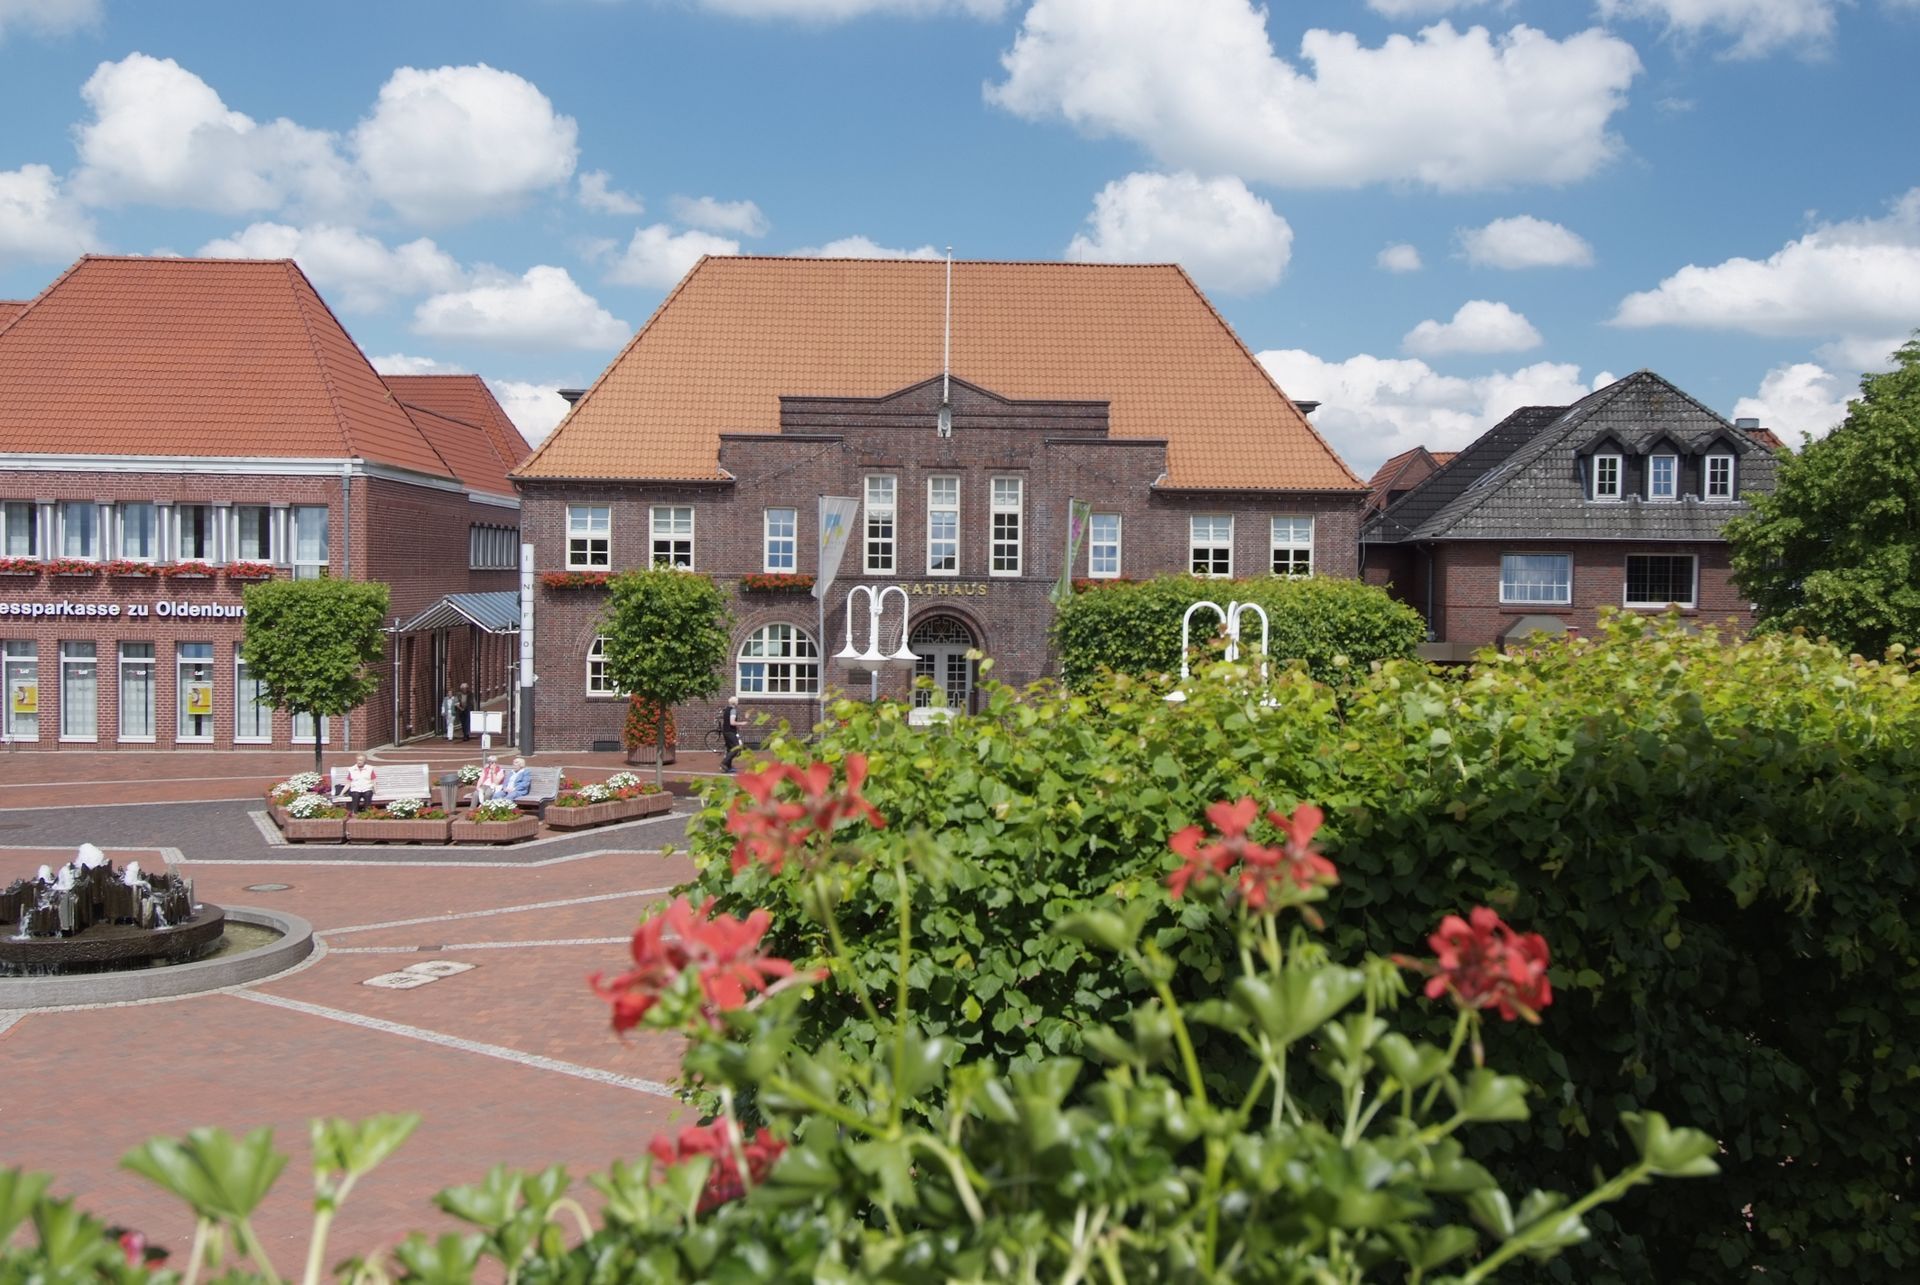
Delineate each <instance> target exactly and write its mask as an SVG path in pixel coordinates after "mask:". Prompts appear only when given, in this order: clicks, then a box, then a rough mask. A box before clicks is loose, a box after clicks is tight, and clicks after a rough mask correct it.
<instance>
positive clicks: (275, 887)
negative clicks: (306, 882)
mask: <svg viewBox="0 0 1920 1285" xmlns="http://www.w3.org/2000/svg"><path fill="white" fill-rule="evenodd" d="M292 887H293V885H292V884H290V883H250V884H248V885H247V889H246V890H247V891H248V892H287V891H289V890H290V889H291V888H292Z"/></svg>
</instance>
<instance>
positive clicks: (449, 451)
mask: <svg viewBox="0 0 1920 1285" xmlns="http://www.w3.org/2000/svg"><path fill="white" fill-rule="evenodd" d="M402 406H403V407H404V409H405V410H406V412H407V417H408V418H409V419H411V420H412V421H413V426H414V427H415V428H417V429H419V430H420V433H421V435H422V436H423V437H425V438H426V439H427V441H428V442H430V443H432V445H433V449H434V450H435V451H436V452H438V453H439V455H440V458H441V459H443V460H445V461H446V462H447V464H448V465H449V466H450V467H451V468H452V469H453V473H454V476H455V477H458V478H459V479H460V481H461V483H462V484H463V485H465V486H466V487H468V488H469V489H471V490H475V491H486V492H489V493H491V494H493V495H504V496H511V495H512V494H513V483H512V482H511V481H509V480H508V479H507V470H508V469H510V468H512V467H513V465H512V464H510V463H508V462H507V461H506V460H503V459H501V458H500V452H499V450H498V449H497V448H495V446H494V444H493V438H492V436H491V435H490V434H489V433H487V432H486V431H485V430H484V429H479V428H475V427H474V426H473V425H471V424H465V423H462V422H461V421H459V420H457V419H450V418H448V417H447V416H445V415H438V414H435V413H434V412H433V411H430V410H428V409H426V408H425V407H423V406H407V405H406V404H405V403H402Z"/></svg>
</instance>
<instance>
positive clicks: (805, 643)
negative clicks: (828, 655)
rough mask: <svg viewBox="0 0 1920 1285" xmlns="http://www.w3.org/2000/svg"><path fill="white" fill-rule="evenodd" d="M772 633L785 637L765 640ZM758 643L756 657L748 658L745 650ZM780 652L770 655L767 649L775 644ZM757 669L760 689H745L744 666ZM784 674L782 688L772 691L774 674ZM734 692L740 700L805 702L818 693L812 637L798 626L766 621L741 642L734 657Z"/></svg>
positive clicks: (817, 666)
mask: <svg viewBox="0 0 1920 1285" xmlns="http://www.w3.org/2000/svg"><path fill="white" fill-rule="evenodd" d="M775 630H782V631H785V632H784V636H783V637H781V638H779V639H777V640H776V639H774V638H771V637H768V635H770V634H772V633H773V631H775ZM756 641H758V642H759V643H760V646H761V651H760V653H759V654H758V655H755V656H751V657H750V656H748V655H747V649H748V648H750V647H752V646H754V645H755V643H756ZM776 641H777V642H778V643H779V645H780V650H778V651H769V650H767V649H766V648H767V647H769V646H771V645H773V644H774V643H775V642H776ZM748 665H757V666H759V668H760V675H759V686H758V687H757V688H755V687H749V686H748V685H747V673H746V670H747V666H748ZM776 669H780V670H784V671H785V673H784V676H783V677H782V679H781V681H782V682H784V683H785V686H784V687H783V688H780V689H778V690H775V689H774V688H773V683H774V671H775V670H776ZM733 690H734V695H736V696H738V697H739V698H740V699H741V700H804V699H806V698H808V697H811V696H814V695H816V694H818V693H819V691H820V647H819V644H818V643H816V642H815V641H814V638H813V635H812V634H810V633H808V632H807V631H806V630H805V629H802V628H801V627H800V626H799V625H794V624H788V623H787V622H786V621H784V620H774V621H769V622H768V623H767V624H764V625H761V626H760V627H759V628H758V629H756V630H754V631H753V632H752V633H750V634H748V635H747V636H746V637H745V638H743V639H741V640H740V649H739V650H738V651H736V652H735V653H734V656H733Z"/></svg>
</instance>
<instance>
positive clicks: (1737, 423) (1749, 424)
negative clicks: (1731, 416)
mask: <svg viewBox="0 0 1920 1285" xmlns="http://www.w3.org/2000/svg"><path fill="white" fill-rule="evenodd" d="M1733 426H1734V427H1735V428H1740V429H1746V430H1747V431H1749V432H1751V431H1752V430H1754V429H1756V428H1758V427H1760V421H1759V420H1757V419H1736V420H1734V421H1733Z"/></svg>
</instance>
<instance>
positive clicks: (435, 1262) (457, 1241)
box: [393, 1232, 486, 1285]
mask: <svg viewBox="0 0 1920 1285" xmlns="http://www.w3.org/2000/svg"><path fill="white" fill-rule="evenodd" d="M485 1246H486V1238H485V1237H483V1236H477V1235H466V1236H461V1235H457V1234H455V1233H454V1232H447V1233H446V1234H445V1235H443V1236H441V1237H440V1239H438V1240H431V1241H430V1240H428V1239H427V1238H426V1237H425V1236H423V1235H421V1234H420V1233H419V1232H415V1233H414V1234H413V1235H411V1236H409V1237H407V1239H406V1240H404V1241H402V1242H400V1244H398V1245H396V1246H394V1250H393V1256H394V1257H395V1258H397V1259H399V1260H400V1265H401V1266H402V1267H404V1268H406V1270H407V1279H408V1280H410V1281H415V1282H418V1285H468V1283H469V1282H471V1281H472V1280H473V1273H474V1269H475V1268H476V1267H478V1266H479V1265H480V1251H481V1250H482V1249H483V1248H485Z"/></svg>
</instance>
